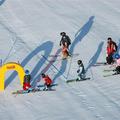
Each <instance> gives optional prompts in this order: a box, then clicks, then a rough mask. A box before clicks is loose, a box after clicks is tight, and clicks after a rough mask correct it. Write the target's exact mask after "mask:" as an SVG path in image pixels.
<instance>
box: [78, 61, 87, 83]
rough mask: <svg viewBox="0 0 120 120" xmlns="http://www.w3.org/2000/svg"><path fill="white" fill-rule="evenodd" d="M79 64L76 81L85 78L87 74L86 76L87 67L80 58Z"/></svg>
mask: <svg viewBox="0 0 120 120" xmlns="http://www.w3.org/2000/svg"><path fill="white" fill-rule="evenodd" d="M77 64H78V70H77V73H78V78H77V79H76V81H79V80H84V79H85V77H86V76H85V68H84V65H83V62H82V60H78V61H77Z"/></svg>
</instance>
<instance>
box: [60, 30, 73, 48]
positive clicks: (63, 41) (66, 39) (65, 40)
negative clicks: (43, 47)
mask: <svg viewBox="0 0 120 120" xmlns="http://www.w3.org/2000/svg"><path fill="white" fill-rule="evenodd" d="M60 35H61V36H62V38H61V41H60V46H61V45H63V46H66V47H67V48H69V45H70V44H71V40H70V38H69V36H68V35H66V33H65V32H61V33H60Z"/></svg>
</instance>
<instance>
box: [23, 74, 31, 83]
mask: <svg viewBox="0 0 120 120" xmlns="http://www.w3.org/2000/svg"><path fill="white" fill-rule="evenodd" d="M30 80H31V75H25V76H24V82H25V83H30Z"/></svg>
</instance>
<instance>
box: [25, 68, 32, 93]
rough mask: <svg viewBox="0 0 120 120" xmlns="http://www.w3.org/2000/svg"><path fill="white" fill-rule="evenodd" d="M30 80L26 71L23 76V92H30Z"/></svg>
mask: <svg viewBox="0 0 120 120" xmlns="http://www.w3.org/2000/svg"><path fill="white" fill-rule="evenodd" d="M30 80H31V75H30V73H29V70H26V71H25V76H24V82H23V90H25V91H27V90H30V88H31V85H30Z"/></svg>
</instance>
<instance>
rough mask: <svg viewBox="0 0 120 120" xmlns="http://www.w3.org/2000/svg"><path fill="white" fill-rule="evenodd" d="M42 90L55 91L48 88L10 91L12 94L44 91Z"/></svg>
mask: <svg viewBox="0 0 120 120" xmlns="http://www.w3.org/2000/svg"><path fill="white" fill-rule="evenodd" d="M44 91H56V90H55V89H49V90H40V89H33V90H30V91H29V90H26V91H25V90H17V91H14V92H12V94H16V95H18V94H27V93H35V92H44Z"/></svg>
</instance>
